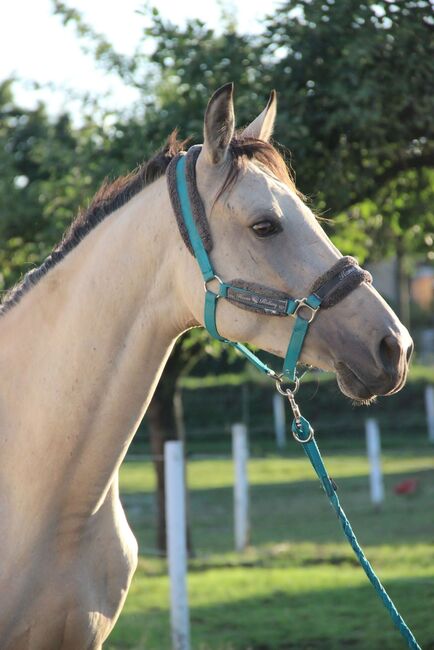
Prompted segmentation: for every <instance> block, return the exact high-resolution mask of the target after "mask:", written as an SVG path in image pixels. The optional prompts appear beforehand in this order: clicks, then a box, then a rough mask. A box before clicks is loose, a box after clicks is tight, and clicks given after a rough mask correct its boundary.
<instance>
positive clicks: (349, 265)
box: [167, 146, 372, 381]
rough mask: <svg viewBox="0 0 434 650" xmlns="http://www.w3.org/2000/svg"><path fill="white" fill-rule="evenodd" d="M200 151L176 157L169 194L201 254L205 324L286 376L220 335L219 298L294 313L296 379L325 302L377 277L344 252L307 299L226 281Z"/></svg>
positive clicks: (290, 352) (290, 359)
mask: <svg viewBox="0 0 434 650" xmlns="http://www.w3.org/2000/svg"><path fill="white" fill-rule="evenodd" d="M199 153H200V147H198V146H195V147H192V148H191V149H190V150H189V151H188V152H187V154H186V155H183V154H180V155H178V156H176V157H175V158H174V159H173V160H172V162H171V163H170V165H169V167H168V170H167V178H168V185H169V195H170V198H171V201H172V206H173V209H174V212H175V215H176V218H177V222H178V226H179V229H180V233H181V235H182V237H183V239H184V241H185V243H186V245H187V247H188V249H189V250H190V252H191V253H192V254H193V255H194V256H195V258H196V260H197V262H198V264H199V267H200V270H201V272H202V276H203V279H204V289H205V308H204V322H205V327H206V329H207V330H208V332H209V333H210V334H211V336H213V337H214V338H215V339H217V340H219V341H223V342H224V343H228V344H230V345H232V346H233V347H235V348H236V349H237V350H238V351H239V352H241V353H242V354H243V355H244V356H246V357H247V359H248V360H249V361H250V362H251V363H253V364H254V365H255V367H256V368H257V369H258V370H260V371H261V372H263V373H265V374H267V375H270V376H271V377H273V378H279V377H280V375H278V374H277V373H276V372H275V371H274V370H272V369H271V368H269V367H268V366H267V365H266V364H264V363H263V362H262V361H261V360H260V359H259V358H258V357H257V356H256V355H255V354H253V352H251V351H250V350H249V349H248V348H247V347H246V346H245V345H243V344H242V343H238V342H233V341H229V340H228V339H226V338H224V337H222V336H221V335H220V334H219V332H218V329H217V323H216V311H217V302H218V300H219V299H220V298H225V299H227V300H228V301H230V302H232V303H233V304H236V305H237V306H238V307H240V308H242V309H248V310H250V311H254V312H257V313H262V314H264V315H272V316H293V317H294V318H295V324H294V327H293V330H292V334H291V338H290V341H289V345H288V349H287V352H286V355H285V360H284V363H283V375H284V376H285V377H287V378H288V379H289V380H291V381H296V379H297V375H296V368H297V363H298V360H299V358H300V354H301V350H302V347H303V343H304V339H305V337H306V334H307V331H308V328H309V325H310V323H311V322H312V321H313V319H314V318H315V316H316V313H317V311H318V309H319V308H320V306H321V307H322V308H324V309H327V308H328V307H332V306H333V305H335V304H336V303H337V302H339V301H340V300H342V299H343V298H344V297H345V296H346V295H348V293H350V292H351V291H352V290H353V289H355V288H356V287H357V286H359V285H360V284H361V283H362V282H363V281H366V282H371V281H372V278H371V276H370V274H369V273H368V272H367V271H365V270H363V269H361V268H360V267H359V265H358V264H357V261H356V260H355V259H354V258H352V257H342V258H341V259H340V260H338V262H337V263H336V264H335V265H334V266H332V268H331V269H329V270H328V271H327V272H326V273H324V274H323V275H322V276H321V277H320V278H318V279H317V280H316V282H315V283H314V285H313V287H312V289H311V292H310V293H309V295H308V296H307V298H302V299H301V300H300V299H294V298H291V297H290V296H288V295H287V294H285V293H283V292H281V291H276V290H274V289H270V288H268V287H264V286H262V285H258V284H254V283H248V282H245V281H243V280H233V281H232V282H229V283H227V282H224V281H223V280H221V279H220V277H219V276H218V275H217V274H216V273H215V271H214V268H213V266H212V263H211V260H210V258H209V255H208V251H209V250H211V247H212V240H211V235H210V233H209V228H208V223H207V221H206V216H205V210H204V206H203V203H202V201H201V199H200V196H199V193H198V190H197V185H196V180H195V175H194V169H195V162H196V160H197V156H198V155H199ZM213 280H214V281H216V282H217V283H218V288H217V289H215V290H212V289H210V287H209V285H210V283H211V281H213Z"/></svg>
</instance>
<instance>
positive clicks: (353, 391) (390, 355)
mask: <svg viewBox="0 0 434 650" xmlns="http://www.w3.org/2000/svg"><path fill="white" fill-rule="evenodd" d="M366 352H367V351H365V354H363V353H362V354H363V359H359V360H357V359H355V360H353V361H352V362H351V364H350V363H348V362H346V361H343V360H337V362H336V363H335V369H336V374H337V380H338V384H339V388H340V389H341V391H342V392H343V393H344V394H345V395H347V396H348V397H350V398H352V399H353V400H355V401H356V402H364V403H366V402H369V401H371V400H372V399H373V398H374V397H376V396H384V395H393V394H394V393H397V392H398V391H400V390H401V388H402V387H403V386H404V384H405V381H406V379H407V373H408V367H409V362H410V359H411V355H412V352H413V341H412V339H411V337H410V335H409V333H408V331H407V330H406V329H405V328H404V327H403V326H401V327H400V328H399V331H398V332H395V333H388V334H386V335H385V336H384V337H383V338H382V339H381V340H380V343H379V344H378V346H377V349H376V350H375V351H374V354H372V353H371V354H369V353H368V354H366ZM372 357H374V359H373V358H372ZM365 359H366V361H365Z"/></svg>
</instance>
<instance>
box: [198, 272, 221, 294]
mask: <svg viewBox="0 0 434 650" xmlns="http://www.w3.org/2000/svg"><path fill="white" fill-rule="evenodd" d="M213 280H217V282H218V283H219V285H220V286H222V285H223V284H224V282H223V280H222V279H221V278H219V276H218V275H215V274H214V275H213V276H212V278H209V280H205V282H204V283H203V290H204V291H205V293H206V292H207V291H209V289H208V282H212V281H213ZM211 293H215V291H212V292H211ZM215 295H216V296H217V297H220V294H219V293H216V294H215Z"/></svg>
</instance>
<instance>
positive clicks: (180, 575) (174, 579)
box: [164, 441, 190, 650]
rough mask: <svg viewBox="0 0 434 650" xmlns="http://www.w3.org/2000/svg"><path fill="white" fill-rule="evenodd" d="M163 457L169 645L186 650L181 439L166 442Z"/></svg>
mask: <svg viewBox="0 0 434 650" xmlns="http://www.w3.org/2000/svg"><path fill="white" fill-rule="evenodd" d="M164 460H165V483H166V527H167V557H168V562H169V577H170V613H171V627H172V647H173V650H190V621H189V612H188V597H187V548H186V525H185V488H184V452H183V445H182V442H179V441H173V442H172V441H171V442H166V444H165V447H164Z"/></svg>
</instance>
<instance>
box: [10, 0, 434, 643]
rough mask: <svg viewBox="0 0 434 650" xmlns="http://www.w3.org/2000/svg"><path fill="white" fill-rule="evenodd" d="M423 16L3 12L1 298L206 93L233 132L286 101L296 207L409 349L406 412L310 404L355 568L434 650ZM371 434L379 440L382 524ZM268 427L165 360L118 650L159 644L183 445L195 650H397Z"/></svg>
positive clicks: (427, 63)
mask: <svg viewBox="0 0 434 650" xmlns="http://www.w3.org/2000/svg"><path fill="white" fill-rule="evenodd" d="M433 10H434V2H433V1H432V0H399V1H398V0H397V1H396V2H390V1H385V0H380V1H378V2H370V1H364V2H362V1H356V0H346V1H345V2H339V1H338V0H299V1H290V2H277V1H273V2H269V3H267V4H266V6H265V5H264V3H263V2H259V0H249V1H247V0H243V1H241V2H237V3H233V2H226V1H221V2H207V3H199V2H191V1H188V0H186V1H185V2H183V3H176V4H174V3H173V2H171V1H170V0H161V1H160V2H158V4H157V5H156V6H153V5H151V4H147V5H144V4H143V3H141V2H140V1H139V0H123V2H122V3H120V4H119V5H118V6H115V5H114V4H112V3H107V2H103V1H102V0H87V1H85V0H68V2H61V1H60V0H33V1H32V2H31V3H30V2H26V3H23V2H16V3H3V4H2V7H1V8H0V290H1V291H2V292H5V291H6V290H7V289H8V288H10V287H11V286H13V284H14V283H15V282H17V281H18V280H19V279H20V277H21V276H22V275H23V274H24V273H25V272H26V271H28V270H29V269H30V268H31V267H34V266H37V265H38V264H40V263H41V262H42V261H43V259H44V258H45V257H46V256H47V255H48V254H49V252H50V250H51V248H52V247H53V246H54V245H55V244H56V243H57V242H58V241H59V239H60V238H61V236H62V233H63V232H64V230H65V229H66V227H67V226H68V224H69V223H70V222H71V220H72V218H73V217H74V215H75V214H76V213H77V211H78V209H79V208H80V207H83V206H86V205H87V204H88V202H89V201H90V199H91V198H92V196H93V194H94V193H95V192H96V190H97V188H98V186H99V185H100V184H101V183H102V181H103V180H104V179H105V178H109V179H113V178H116V177H117V176H119V175H120V174H124V173H126V172H128V171H131V170H132V169H133V168H134V167H135V166H136V165H138V164H140V163H141V162H142V161H143V160H146V159H147V158H148V157H150V156H151V154H152V153H153V152H154V151H155V150H157V149H159V148H160V147H161V145H162V144H163V143H164V141H165V139H166V137H167V136H168V134H169V133H170V132H171V131H172V130H173V129H174V128H175V127H178V128H179V130H180V136H181V137H182V138H185V137H188V136H190V137H191V141H192V143H194V142H201V140H202V123H203V113H204V109H205V106H206V103H207V100H208V98H209V96H210V94H211V93H212V91H214V90H215V89H216V88H218V87H219V86H221V85H222V84H224V83H226V82H228V81H234V82H235V102H236V114H237V120H238V126H240V127H241V126H243V125H245V124H247V123H248V122H250V121H251V120H252V119H253V118H254V117H255V116H256V115H257V114H258V113H259V112H260V111H261V110H262V109H263V107H264V105H265V103H266V101H267V99H268V95H269V92H270V90H271V89H272V88H275V89H276V90H277V92H278V106H279V108H278V119H277V126H276V130H275V133H274V138H275V141H276V142H277V143H279V145H281V146H282V148H283V149H282V150H283V152H284V154H285V157H286V159H287V161H288V164H290V165H291V166H292V168H293V170H294V172H295V174H296V179H297V185H298V187H299V189H300V190H301V191H302V192H303V193H304V194H305V195H306V196H307V197H308V202H309V205H310V207H311V208H312V209H313V210H314V211H315V212H316V213H317V214H319V215H320V216H322V217H324V218H325V219H326V220H327V221H326V222H325V223H324V227H325V229H326V230H327V232H328V234H329V235H330V237H331V238H332V239H333V241H334V242H335V243H336V245H337V246H338V247H339V248H340V250H341V251H342V253H343V254H351V255H355V256H356V257H358V259H359V261H360V262H361V263H363V264H364V265H365V266H366V267H367V268H369V270H370V271H371V272H372V274H373V276H374V284H375V286H376V287H377V289H378V290H379V291H380V292H381V293H382V294H383V295H384V296H385V298H386V299H387V300H388V302H389V303H390V304H391V305H392V306H393V308H394V309H395V310H396V311H397V313H398V314H399V316H400V318H401V320H402V321H403V322H404V323H405V324H406V325H407V326H408V327H409V328H410V330H411V333H412V336H413V338H414V339H415V342H416V348H415V356H414V360H413V366H412V371H411V375H410V378H409V381H408V384H407V386H406V388H405V389H404V390H403V391H402V392H401V393H399V394H398V395H396V396H393V397H391V398H387V399H382V400H379V401H378V402H377V404H375V405H374V406H373V407H371V408H370V409H369V410H366V409H363V408H356V407H354V406H353V405H352V404H350V403H349V402H348V400H346V399H345V398H344V397H343V396H342V395H341V394H340V393H339V391H338V389H337V387H336V383H335V381H334V379H333V377H330V376H328V375H326V374H318V373H313V374H311V375H310V376H309V377H308V378H307V380H306V381H305V383H306V386H305V387H304V390H303V391H302V397H301V403H302V405H303V408H304V411H305V412H306V415H307V416H308V417H309V419H310V420H311V421H312V423H313V424H314V425H316V428H317V430H318V438H319V440H320V443H321V445H322V446H323V447H324V449H325V455H326V456H327V458H328V459H329V462H330V464H331V467H332V470H331V473H332V476H333V477H334V478H336V479H338V483H339V485H340V487H342V495H341V498H342V500H343V502H344V506H347V508H346V509H347V510H348V513H349V515H350V516H351V517H352V519H354V526H355V529H356V531H358V534H359V537H360V539H361V541H362V542H363V543H364V544H366V546H367V554H368V556H369V557H370V558H371V559H372V560H373V564H374V565H375V566H376V567H377V568H378V569H379V570H380V574H381V576H382V577H383V578H384V580H385V582H386V586H387V587H389V588H390V591H391V595H392V597H394V598H395V600H396V601H397V605H398V607H399V608H400V609H403V613H404V614H406V617H407V618H408V619H409V620H408V622H409V623H410V624H412V626H413V627H414V628H415V633H416V636H417V637H418V638H419V639H420V642H421V641H422V645H423V647H424V648H434V619H433V618H432V604H433V602H434V550H433V540H434V517H433V514H432V513H433V499H434V475H433V470H434V458H433V442H434V431H432V430H431V434H430V433H429V413H430V408H432V407H431V406H430V405H429V401H430V399H432V398H431V397H429V395H430V394H431V393H430V389H429V387H430V385H432V384H434V309H433V307H434V246H433V242H434V208H433V198H434V142H433V133H434V94H433V85H434V37H433V34H434V11H433ZM268 360H269V359H268ZM271 362H272V360H271ZM367 417H370V418H375V419H376V421H377V423H378V426H379V429H380V431H381V443H382V458H381V460H382V467H383V474H384V478H383V480H384V499H383V500H382V503H381V504H376V505H374V504H373V503H372V502H371V499H370V492H369V463H368V459H367V455H366V449H365V438H364V432H365V428H366V418H367ZM432 417H434V416H432ZM275 418H276V406H275V404H274V402H273V389H272V387H270V386H268V385H267V384H264V383H263V381H262V380H261V378H258V377H257V376H256V375H255V374H254V372H252V371H251V370H250V369H249V368H247V367H246V365H245V363H244V361H243V360H241V359H239V358H238V357H236V356H234V355H233V354H230V353H228V352H226V351H224V350H223V349H222V348H221V347H220V345H219V344H217V343H215V342H211V341H210V339H209V338H208V336H207V335H205V334H204V333H203V332H200V331H195V332H192V333H189V334H188V335H187V336H184V337H183V338H182V340H181V341H179V342H178V344H177V345H176V348H175V350H174V353H173V355H172V357H171V359H170V360H169V362H168V366H167V368H166V371H165V374H164V377H163V380H162V382H161V383H160V386H159V387H158V389H157V392H156V395H155V397H154V399H153V402H152V404H151V407H150V409H149V412H148V414H147V416H146V418H145V420H144V422H143V423H142V424H141V426H140V429H139V432H138V434H137V436H136V438H135V441H134V442H133V444H132V447H131V449H130V452H129V455H128V457H127V461H126V463H125V464H124V466H123V468H122V471H121V489H122V494H123V502H124V505H125V507H126V510H127V514H128V517H129V521H130V523H131V525H132V528H133V530H134V532H135V534H136V535H137V537H138V539H139V544H140V550H141V560H140V564H139V569H138V572H137V574H136V577H135V581H134V584H133V587H132V589H131V593H130V596H129V598H128V600H127V604H126V606H125V609H124V612H123V614H122V616H121V618H120V620H119V623H118V625H117V626H116V628H115V631H114V632H113V634H112V636H111V638H110V640H109V642H108V644H107V648H110V649H112V650H114V649H121V648H137V649H139V648H146V649H147V650H165V649H166V648H167V649H168V648H169V647H170V640H169V623H168V621H169V605H168V592H167V590H168V584H167V576H166V573H167V571H166V564H165V558H164V554H165V519H164V462H163V449H164V443H165V441H166V440H170V439H175V438H180V439H182V440H184V442H185V448H186V454H187V474H188V486H189V490H188V493H189V535H188V537H189V549H190V555H191V558H190V576H189V593H190V606H191V621H192V638H193V647H194V648H197V649H199V648H200V649H201V650H248V649H250V650H271V649H273V650H289V649H290V648H291V649H292V648H301V649H308V648H315V649H316V648H321V649H328V648H346V647H350V646H351V647H352V648H358V649H368V648H369V649H376V648H382V649H383V648H386V649H387V648H390V649H395V648H398V647H401V646H400V639H399V638H398V637H397V636H396V635H395V632H394V631H393V629H391V626H390V625H389V622H388V621H386V620H383V612H382V610H381V606H380V605H379V604H377V603H376V601H375V596H374V595H373V593H372V594H371V591H370V587H369V585H367V584H366V583H365V579H364V578H363V576H362V575H361V572H360V569H358V568H357V567H356V565H355V564H354V562H353V559H352V558H351V555H350V551H349V550H348V549H347V548H346V546H345V543H344V541H343V540H342V539H341V533H340V531H339V530H338V528H337V523H336V521H335V520H334V517H333V516H332V515H331V512H330V511H329V508H328V506H327V504H326V503H325V501H324V497H323V495H322V494H321V493H320V490H319V489H318V485H317V482H316V481H315V480H314V479H313V477H312V475H311V471H310V469H309V467H308V466H307V465H306V464H305V461H304V459H303V458H302V456H301V453H302V452H301V451H300V450H299V449H298V448H296V447H295V445H293V444H292V443H291V442H290V440H289V438H288V441H287V443H286V444H282V442H281V439H280V442H279V440H278V441H277V443H278V444H277V443H276V436H275V426H276V422H275ZM235 422H242V423H244V424H245V425H246V427H247V430H248V435H249V447H250V461H249V486H250V540H249V544H248V545H246V548H245V550H244V552H243V553H241V554H240V553H235V552H234V551H233V544H234V543H233V503H232V489H233V469H232V460H231V444H232V443H231V428H232V425H233V424H234V423H235ZM432 426H434V425H432ZM409 481H410V483H409ZM403 485H404V488H402V486H403ZM405 485H407V488H408V489H406V488H405ZM408 486H410V487H408ZM428 603H431V605H430V607H428V606H427V604H428ZM389 628H390V629H389Z"/></svg>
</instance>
